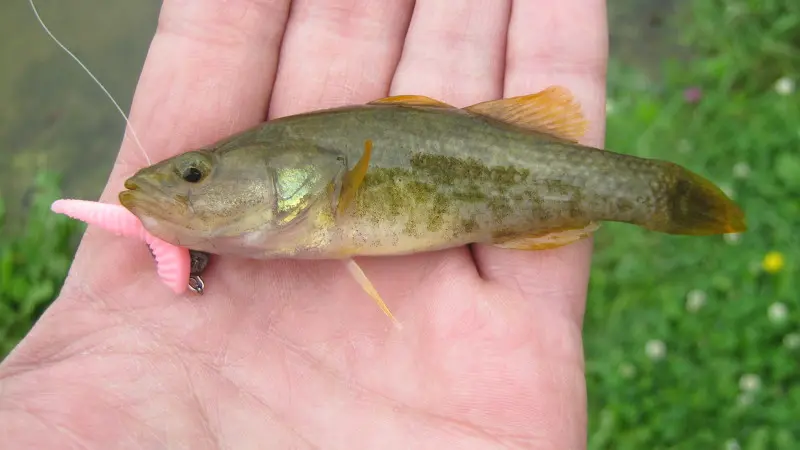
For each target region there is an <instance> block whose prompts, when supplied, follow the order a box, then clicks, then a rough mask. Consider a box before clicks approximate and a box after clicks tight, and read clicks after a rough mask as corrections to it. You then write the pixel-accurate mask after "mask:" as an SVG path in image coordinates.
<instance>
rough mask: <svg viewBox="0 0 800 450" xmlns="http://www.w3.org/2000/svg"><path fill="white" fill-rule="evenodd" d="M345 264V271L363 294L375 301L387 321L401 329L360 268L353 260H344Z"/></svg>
mask: <svg viewBox="0 0 800 450" xmlns="http://www.w3.org/2000/svg"><path fill="white" fill-rule="evenodd" d="M346 264H347V270H348V271H349V272H350V275H352V276H353V278H355V280H356V281H357V282H358V284H359V285H360V286H361V289H363V290H364V292H366V293H367V294H368V295H369V296H370V297H372V299H373V300H374V301H375V303H376V304H377V305H378V307H379V308H380V309H381V311H383V313H384V314H386V316H388V317H389V319H390V320H391V321H392V323H394V325H395V326H396V327H397V328H403V326H402V325H401V324H400V322H398V321H397V319H395V317H394V314H392V312H391V311H390V310H389V307H388V306H386V303H385V302H384V301H383V299H382V298H381V296H380V294H378V291H377V289H375V286H373V285H372V283H371V282H370V281H369V278H367V276H366V275H365V274H364V271H362V270H361V267H359V266H358V264H357V263H356V262H355V260H353V259H348V260H346Z"/></svg>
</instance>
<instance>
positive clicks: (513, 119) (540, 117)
mask: <svg viewBox="0 0 800 450" xmlns="http://www.w3.org/2000/svg"><path fill="white" fill-rule="evenodd" d="M464 110H466V111H469V112H471V113H474V114H480V115H483V116H487V117H491V118H493V119H497V120H500V121H502V122H506V123H510V124H513V125H517V126H520V127H523V128H527V129H530V130H535V131H538V132H541V133H546V134H549V135H552V136H555V137H557V138H560V139H566V140H568V141H572V142H575V143H577V142H578V141H579V140H580V139H581V138H582V137H583V135H584V133H586V129H587V127H588V124H589V123H588V121H587V120H586V118H585V117H584V116H583V113H582V112H581V107H580V105H579V104H578V102H577V101H575V98H574V97H573V96H572V93H571V92H570V91H569V90H568V89H566V88H563V87H561V86H551V87H549V88H547V89H545V90H543V91H540V92H537V93H535V94H530V95H523V96H519V97H511V98H504V99H500V100H490V101H487V102H482V103H478V104H475V105H472V106H469V107H467V108H464Z"/></svg>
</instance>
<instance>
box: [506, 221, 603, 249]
mask: <svg viewBox="0 0 800 450" xmlns="http://www.w3.org/2000/svg"><path fill="white" fill-rule="evenodd" d="M598 228H600V224H598V223H594V222H592V223H590V224H589V225H587V226H585V227H583V228H569V229H563V230H550V231H547V232H544V233H539V234H534V235H530V236H519V237H515V238H512V239H508V240H504V241H502V242H497V243H495V244H494V246H495V247H500V248H511V249H515V250H548V249H552V248H557V247H563V246H565V245H569V244H572V243H574V242H577V241H579V240H581V239H586V238H588V237H589V236H591V235H592V233H594V232H595V231H597V229H598Z"/></svg>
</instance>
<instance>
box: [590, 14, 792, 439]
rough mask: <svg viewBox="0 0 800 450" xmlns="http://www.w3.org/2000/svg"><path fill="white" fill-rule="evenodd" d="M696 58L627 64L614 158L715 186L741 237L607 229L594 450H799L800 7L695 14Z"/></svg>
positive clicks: (613, 124) (598, 270)
mask: <svg viewBox="0 0 800 450" xmlns="http://www.w3.org/2000/svg"><path fill="white" fill-rule="evenodd" d="M687 6H688V8H687V9H685V10H681V11H680V12H679V13H678V14H677V15H676V16H675V17H674V20H675V24H676V26H675V27H674V29H676V30H679V31H680V38H681V40H682V43H684V44H686V45H687V46H689V47H690V48H691V50H692V57H691V58H690V59H684V60H669V61H665V62H664V64H663V65H662V70H661V73H660V76H659V77H658V80H654V79H652V78H648V77H646V76H644V75H643V74H642V73H641V72H638V71H636V70H634V69H633V68H631V67H628V66H624V65H622V64H619V63H618V61H616V60H615V61H612V66H611V68H610V73H609V86H608V99H609V101H608V123H607V147H608V148H609V149H613V150H615V151H620V152H623V153H630V154H636V155H640V156H645V157H659V158H664V159H668V160H671V161H674V162H677V163H679V164H682V165H684V166H686V167H689V168H691V169H692V170H695V171H697V172H699V173H702V174H704V175H706V176H708V177H710V178H711V179H712V180H713V181H715V182H716V183H718V184H719V185H721V186H723V188H724V189H725V190H727V191H728V192H729V193H731V194H732V195H733V197H734V198H735V199H736V200H737V201H738V202H739V203H740V204H741V205H742V207H743V208H744V209H745V212H746V214H747V217H748V225H749V230H748V231H747V232H745V233H743V234H741V235H738V236H733V237H727V238H723V237H719V238H716V237H713V238H694V237H676V236H666V235H660V234H656V233H649V232H646V231H644V230H641V229H638V228H634V227H630V226H626V225H622V224H607V225H605V226H604V227H603V229H601V231H600V232H599V234H598V237H597V240H596V254H595V258H594V265H593V273H592V278H591V285H590V296H589V303H588V310H587V316H586V326H585V330H586V332H585V351H586V356H587V377H588V389H589V406H590V439H589V444H590V446H589V447H590V448H591V449H617V450H624V449H637V450H638V449H645V448H646V449H662V448H663V449H665V448H670V449H725V448H727V449H732V450H733V449H737V448H741V449H753V450H757V449H797V448H800V419H799V418H800V364H798V361H799V360H800V296H798V291H799V290H800V280H798V275H800V271H798V258H800V240H799V239H798V237H797V233H798V231H800V95H798V92H797V91H796V89H795V87H794V84H795V83H798V82H800V2H797V1H795V0H765V1H762V0H758V1H757V0H752V1H741V0H740V1H730V0H728V1H723V0H703V1H694V2H687Z"/></svg>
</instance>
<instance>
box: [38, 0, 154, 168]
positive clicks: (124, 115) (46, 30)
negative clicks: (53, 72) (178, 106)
mask: <svg viewBox="0 0 800 450" xmlns="http://www.w3.org/2000/svg"><path fill="white" fill-rule="evenodd" d="M28 3H29V4H30V5H31V9H33V14H34V15H36V20H37V21H39V25H41V26H42V28H43V29H44V31H45V32H47V34H48V35H50V38H52V39H53V41H54V42H55V43H56V44H58V46H59V47H61V48H62V49H63V50H64V51H65V52H67V54H68V55H69V56H71V57H72V59H74V60H75V62H77V63H78V64H79V65H80V66H81V68H82V69H83V70H84V72H86V73H87V74H88V75H89V76H90V77H91V78H92V80H94V82H95V83H96V84H97V85H98V86H100V89H102V90H103V92H105V94H106V96H107V97H108V98H109V100H111V103H113V104H114V106H115V107H116V108H117V111H119V113H120V115H122V118H123V119H124V120H125V124H126V125H127V128H130V130H131V134H132V135H133V139H134V141H136V145H138V146H139V149H140V150H141V151H142V154H143V155H144V158H145V160H147V164H148V165H150V164H152V162H151V161H150V156H148V155H147V151H146V150H145V149H144V146H142V143H141V142H140V141H139V136H137V134H136V130H134V129H133V125H131V121H130V120H128V116H127V115H126V114H125V112H124V111H122V108H121V107H120V106H119V104H118V103H117V101H116V100H114V97H113V96H112V95H111V93H109V92H108V90H107V89H106V87H105V86H103V83H101V82H100V80H98V79H97V77H95V76H94V74H93V73H92V71H91V70H89V68H88V67H86V65H85V64H83V62H81V60H80V59H79V58H78V57H77V56H75V54H73V53H72V52H71V51H70V50H69V49H68V48H67V46H65V45H64V44H62V43H61V41H59V40H58V38H56V37H55V35H53V33H52V32H51V31H50V29H49V28H47V25H45V24H44V21H43V20H42V18H41V16H39V11H38V10H37V9H36V5H34V4H33V0H28ZM126 133H127V130H126Z"/></svg>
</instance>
